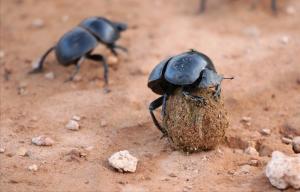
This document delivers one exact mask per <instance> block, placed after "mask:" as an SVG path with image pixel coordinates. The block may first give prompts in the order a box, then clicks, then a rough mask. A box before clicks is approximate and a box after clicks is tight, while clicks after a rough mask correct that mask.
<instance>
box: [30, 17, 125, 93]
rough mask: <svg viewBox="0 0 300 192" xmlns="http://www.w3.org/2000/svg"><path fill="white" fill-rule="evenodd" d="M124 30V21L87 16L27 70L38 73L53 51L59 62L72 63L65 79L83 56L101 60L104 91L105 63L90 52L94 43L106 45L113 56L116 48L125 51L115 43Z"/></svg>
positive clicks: (106, 75)
mask: <svg viewBox="0 0 300 192" xmlns="http://www.w3.org/2000/svg"><path fill="white" fill-rule="evenodd" d="M126 29H127V25H126V24H125V23H119V22H113V21H110V20H108V19H106V18H103V17H90V18H87V19H85V20H83V21H82V22H81V23H80V24H79V25H78V26H77V27H75V28H73V29H72V30H71V31H69V32H67V33H66V34H64V35H63V36H62V37H61V38H60V40H59V41H58V43H57V44H56V45H54V46H53V47H50V48H49V49H48V50H47V51H46V52H45V53H44V54H43V55H42V56H41V57H40V58H39V59H38V61H37V66H36V67H35V68H34V69H32V70H31V71H30V72H29V73H37V72H41V71H42V70H43V64H44V61H45V59H46V57H47V55H48V54H49V53H50V52H51V51H53V50H55V55H56V58H57V60H58V62H59V63H60V64H61V65H63V66H69V65H76V69H75V71H74V72H73V74H72V75H71V76H70V77H69V78H68V79H67V80H66V81H71V80H73V78H74V77H75V75H76V74H77V73H78V71H79V69H80V64H81V63H82V61H83V60H84V59H85V58H87V59H91V60H94V61H99V62H102V64H103V67H104V81H105V89H106V90H107V85H108V65H107V63H106V59H105V58H104V57H103V56H102V55H100V54H92V51H93V49H94V48H96V46H97V44H98V43H102V44H104V45H106V46H107V47H108V48H109V49H110V50H111V52H112V53H113V54H114V55H118V54H117V52H116V50H115V49H117V48H118V49H121V50H123V51H127V49H126V48H124V47H121V46H119V45H116V44H115V42H116V41H117V40H118V39H119V38H120V33H121V32H122V31H124V30H126Z"/></svg>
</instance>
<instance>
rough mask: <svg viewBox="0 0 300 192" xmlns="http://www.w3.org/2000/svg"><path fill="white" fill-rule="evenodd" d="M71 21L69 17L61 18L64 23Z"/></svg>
mask: <svg viewBox="0 0 300 192" xmlns="http://www.w3.org/2000/svg"><path fill="white" fill-rule="evenodd" d="M69 19H70V17H69V15H64V16H62V17H61V21H62V22H67V21H69Z"/></svg>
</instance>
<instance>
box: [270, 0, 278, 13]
mask: <svg viewBox="0 0 300 192" xmlns="http://www.w3.org/2000/svg"><path fill="white" fill-rule="evenodd" d="M276 2H277V0H271V8H272V11H273V13H274V14H276V13H277V5H276Z"/></svg>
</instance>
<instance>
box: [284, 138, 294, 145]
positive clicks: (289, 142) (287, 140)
mask: <svg viewBox="0 0 300 192" xmlns="http://www.w3.org/2000/svg"><path fill="white" fill-rule="evenodd" d="M281 141H282V143H284V144H287V145H289V144H291V143H292V142H293V141H292V139H290V138H287V137H282V138H281Z"/></svg>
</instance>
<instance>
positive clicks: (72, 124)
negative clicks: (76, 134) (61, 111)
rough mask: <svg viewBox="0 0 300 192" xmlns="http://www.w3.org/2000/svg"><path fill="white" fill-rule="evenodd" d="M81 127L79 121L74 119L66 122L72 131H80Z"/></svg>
mask: <svg viewBox="0 0 300 192" xmlns="http://www.w3.org/2000/svg"><path fill="white" fill-rule="evenodd" d="M79 127H80V126H79V123H78V122H77V121H75V120H73V119H71V120H70V121H69V122H68V123H67V124H66V128H67V129H69V130H72V131H78V130H79Z"/></svg>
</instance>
